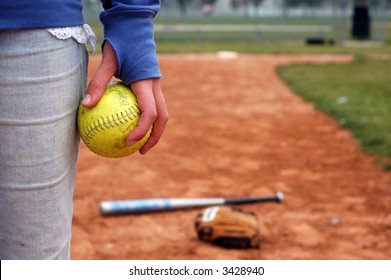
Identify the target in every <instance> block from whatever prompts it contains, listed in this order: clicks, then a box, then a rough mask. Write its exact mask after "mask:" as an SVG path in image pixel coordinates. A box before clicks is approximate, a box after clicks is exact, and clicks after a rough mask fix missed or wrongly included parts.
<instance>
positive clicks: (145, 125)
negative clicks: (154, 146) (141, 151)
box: [127, 80, 157, 146]
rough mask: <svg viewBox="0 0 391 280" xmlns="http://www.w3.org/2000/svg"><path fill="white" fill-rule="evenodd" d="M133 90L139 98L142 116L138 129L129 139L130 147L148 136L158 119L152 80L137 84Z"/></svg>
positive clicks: (133, 86)
mask: <svg viewBox="0 0 391 280" xmlns="http://www.w3.org/2000/svg"><path fill="white" fill-rule="evenodd" d="M132 90H133V92H134V93H135V94H136V96H137V101H138V104H139V107H140V111H141V116H140V119H139V122H138V125H137V127H136V128H135V129H134V130H133V131H132V132H131V133H130V134H129V135H128V137H127V145H128V146H131V145H133V144H135V143H136V142H138V141H140V140H141V139H142V138H143V137H144V136H145V135H146V134H147V132H148V130H149V129H150V128H151V126H152V125H153V123H154V122H155V120H156V117H157V111H156V103H155V99H154V96H153V87H152V80H143V81H138V82H135V83H133V84H132Z"/></svg>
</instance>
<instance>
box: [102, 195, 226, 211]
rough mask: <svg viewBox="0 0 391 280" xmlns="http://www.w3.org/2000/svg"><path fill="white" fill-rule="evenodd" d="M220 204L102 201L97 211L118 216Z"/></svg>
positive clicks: (176, 200) (184, 200) (178, 200)
mask: <svg viewBox="0 0 391 280" xmlns="http://www.w3.org/2000/svg"><path fill="white" fill-rule="evenodd" d="M220 204H224V199H223V198H157V199H133V200H116V201H103V202H101V203H100V207H99V209H100V213H101V214H102V215H120V214H130V213H142V212H153V211H165V210H174V209H183V208H192V207H203V206H210V205H220Z"/></svg>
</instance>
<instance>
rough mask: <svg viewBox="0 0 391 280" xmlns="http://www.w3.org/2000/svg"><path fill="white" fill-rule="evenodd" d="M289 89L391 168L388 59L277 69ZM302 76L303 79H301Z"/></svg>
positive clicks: (390, 71) (388, 168) (291, 66)
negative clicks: (332, 119) (329, 118)
mask: <svg viewBox="0 0 391 280" xmlns="http://www.w3.org/2000/svg"><path fill="white" fill-rule="evenodd" d="M278 72H279V74H280V76H281V77H282V78H283V79H284V80H285V82H287V83H288V85H289V86H290V87H291V88H292V90H293V91H294V92H295V93H297V94H299V95H300V96H302V97H303V98H304V99H306V100H308V101H310V102H312V103H314V105H315V107H316V108H318V109H319V110H321V111H324V112H325V113H327V114H329V115H330V116H332V117H334V118H335V119H336V121H337V122H338V123H339V124H340V125H341V126H343V127H345V128H347V129H349V130H351V131H352V133H353V135H354V137H355V138H356V139H358V140H359V141H360V143H361V145H362V147H363V149H364V151H365V152H368V153H370V154H374V155H377V156H378V157H379V163H381V164H382V165H383V166H384V168H385V169H386V170H391V163H390V161H389V160H387V159H386V158H388V159H390V158H391V122H390V120H391V83H390V74H391V59H390V58H388V59H386V60H379V59H371V58H369V57H367V56H365V57H364V56H359V57H358V58H357V59H356V60H354V61H353V62H352V63H348V64H327V65H313V64H312V65H311V64H303V65H288V66H281V67H279V68H278ZM303 77H305V79H303Z"/></svg>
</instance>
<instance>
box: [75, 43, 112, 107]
mask: <svg viewBox="0 0 391 280" xmlns="http://www.w3.org/2000/svg"><path fill="white" fill-rule="evenodd" d="M117 69H118V63H117V58H116V55H115V52H114V50H113V48H112V47H111V45H110V43H108V42H106V44H105V47H104V49H103V56H102V61H101V63H100V65H99V67H98V69H97V70H96V72H95V74H94V76H93V77H92V78H91V80H90V82H89V83H88V86H87V91H86V96H85V97H84V99H83V101H82V104H83V106H84V107H87V108H90V107H93V106H94V105H95V104H96V103H98V101H99V100H100V99H101V97H102V95H103V92H104V91H105V89H106V86H107V84H108V83H109V82H110V80H111V78H112V77H113V75H114V74H115V73H117Z"/></svg>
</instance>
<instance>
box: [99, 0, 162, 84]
mask: <svg viewBox="0 0 391 280" xmlns="http://www.w3.org/2000/svg"><path fill="white" fill-rule="evenodd" d="M102 4H103V8H104V11H103V12H102V13H101V15H100V20H101V21H102V23H103V26H104V33H105V38H104V41H103V43H102V49H103V48H104V44H105V42H110V44H111V45H112V46H113V48H114V51H115V52H116V55H117V61H118V73H117V75H116V76H117V77H118V78H120V79H121V80H122V81H123V82H124V83H125V84H131V83H133V82H135V81H139V80H144V79H149V78H158V77H161V73H160V70H159V63H158V59H157V55H156V45H155V41H154V31H153V21H152V20H153V18H154V17H155V15H156V14H157V12H158V11H159V9H160V1H158V0H156V1H154V0H102Z"/></svg>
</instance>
